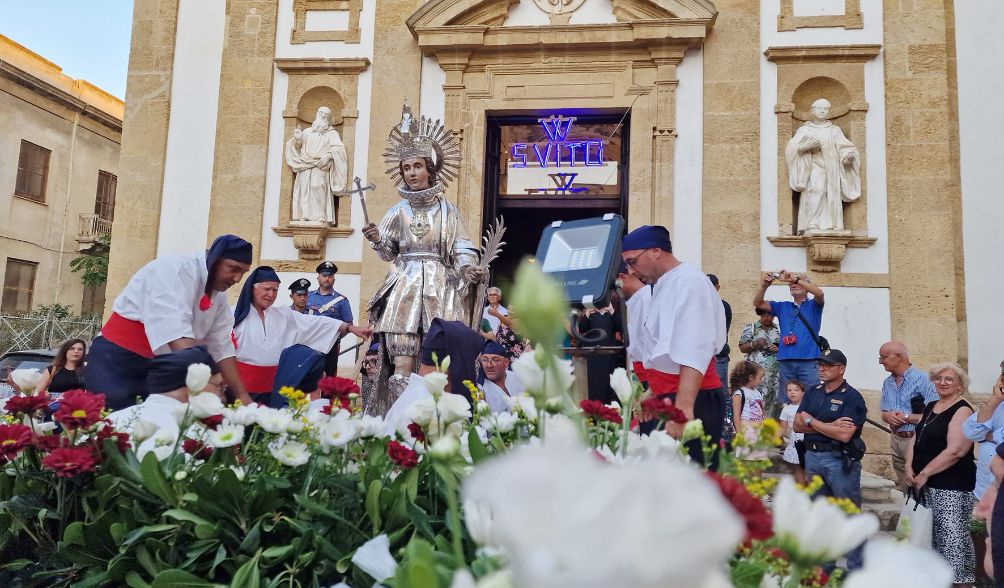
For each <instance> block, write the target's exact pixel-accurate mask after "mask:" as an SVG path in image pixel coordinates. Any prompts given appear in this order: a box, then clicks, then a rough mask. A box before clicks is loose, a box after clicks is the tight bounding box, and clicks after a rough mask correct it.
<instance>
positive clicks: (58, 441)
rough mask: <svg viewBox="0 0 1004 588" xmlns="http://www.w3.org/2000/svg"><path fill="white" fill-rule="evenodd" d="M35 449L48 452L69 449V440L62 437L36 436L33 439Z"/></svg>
mask: <svg viewBox="0 0 1004 588" xmlns="http://www.w3.org/2000/svg"><path fill="white" fill-rule="evenodd" d="M34 444H35V447H37V448H39V449H40V450H42V451H44V452H49V451H52V450H54V449H59V448H60V447H69V445H70V440H69V439H67V438H66V437H63V436H62V435H38V436H36V437H35V439H34Z"/></svg>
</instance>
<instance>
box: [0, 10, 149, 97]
mask: <svg viewBox="0 0 1004 588" xmlns="http://www.w3.org/2000/svg"><path fill="white" fill-rule="evenodd" d="M132 8H133V0H86V1H82V0H0V34H2V35H4V36H6V37H9V38H10V39H12V40H14V41H15V42H17V43H19V44H21V45H23V46H25V47H27V48H28V49H30V50H32V51H34V52H35V53H37V54H39V55H41V56H42V57H44V58H46V59H48V60H49V61H51V62H53V63H55V64H56V65H58V66H59V67H61V68H63V73H64V74H66V75H68V76H70V77H73V78H78V79H84V80H87V81H88V82H90V83H92V84H94V85H95V86H98V87H99V88H101V89H102V90H104V91H106V92H108V93H110V94H113V95H114V96H117V97H118V98H121V99H125V87H126V73H127V71H128V69H129V38H130V35H131V34H132Z"/></svg>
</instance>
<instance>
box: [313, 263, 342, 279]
mask: <svg viewBox="0 0 1004 588" xmlns="http://www.w3.org/2000/svg"><path fill="white" fill-rule="evenodd" d="M317 273H319V274H321V275H322V276H333V275H335V274H337V273H338V266H337V265H335V264H333V263H331V262H330V261H324V262H321V263H320V264H318V265H317Z"/></svg>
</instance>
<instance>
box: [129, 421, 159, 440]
mask: <svg viewBox="0 0 1004 588" xmlns="http://www.w3.org/2000/svg"><path fill="white" fill-rule="evenodd" d="M157 428H158V427H157V425H156V424H154V423H151V422H150V421H145V420H143V419H139V420H137V421H136V424H135V425H133V428H132V437H133V439H135V440H136V442H137V443H142V442H144V441H146V440H147V439H149V438H150V437H153V436H154V434H155V433H156V432H157Z"/></svg>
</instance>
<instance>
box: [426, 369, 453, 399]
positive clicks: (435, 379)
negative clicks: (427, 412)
mask: <svg viewBox="0 0 1004 588" xmlns="http://www.w3.org/2000/svg"><path fill="white" fill-rule="evenodd" d="M422 379H424V380H425V388H426V390H428V391H429V394H432V395H433V396H439V395H440V394H442V393H443V391H444V390H445V389H446V385H447V384H449V383H450V378H449V377H448V376H447V375H446V374H444V373H443V372H430V373H428V374H425V376H423V378H422Z"/></svg>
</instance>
